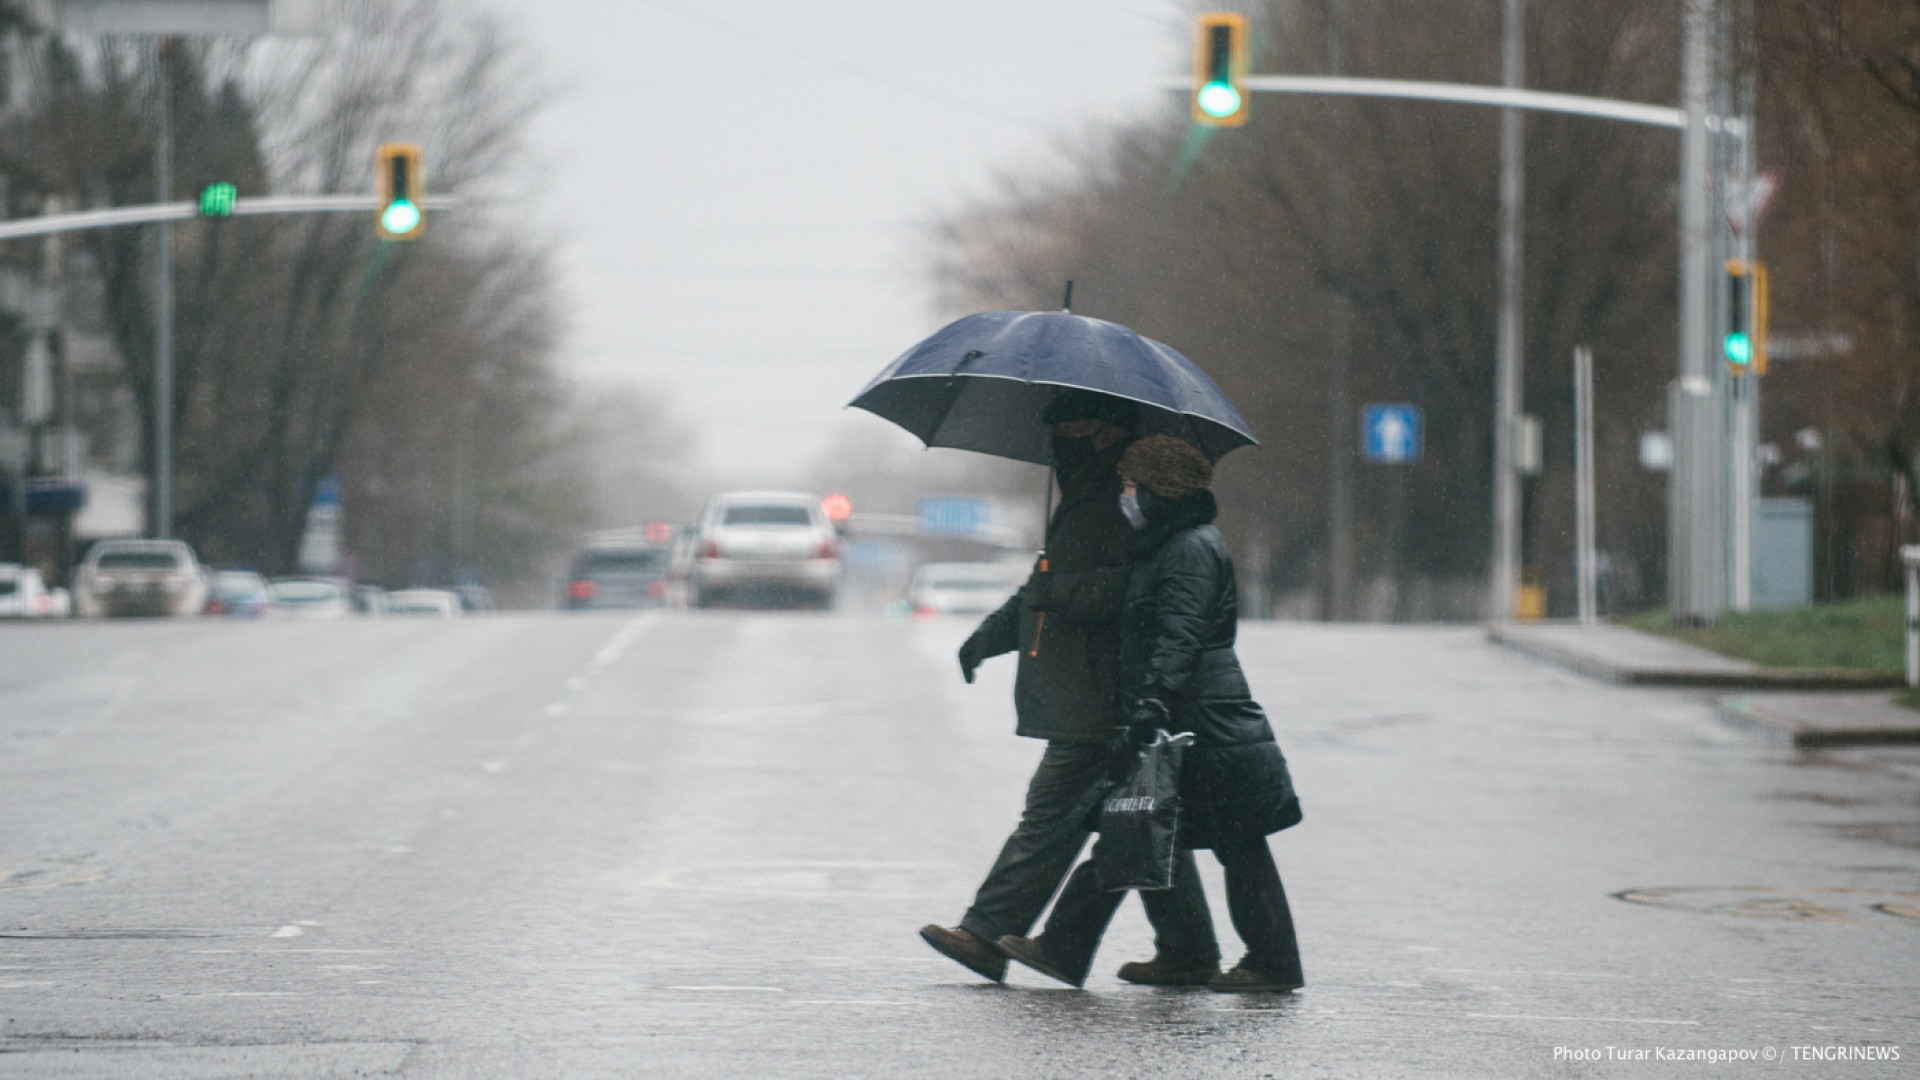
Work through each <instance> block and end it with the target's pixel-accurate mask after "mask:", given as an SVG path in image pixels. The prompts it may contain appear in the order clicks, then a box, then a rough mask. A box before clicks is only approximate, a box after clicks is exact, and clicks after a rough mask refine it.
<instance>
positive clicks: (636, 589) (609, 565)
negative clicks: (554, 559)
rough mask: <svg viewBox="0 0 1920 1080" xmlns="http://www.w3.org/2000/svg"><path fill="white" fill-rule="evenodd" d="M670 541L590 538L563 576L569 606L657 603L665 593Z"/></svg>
mask: <svg viewBox="0 0 1920 1080" xmlns="http://www.w3.org/2000/svg"><path fill="white" fill-rule="evenodd" d="M672 567H673V545H672V543H671V542H666V543H661V542H650V541H647V540H644V539H621V538H609V539H605V540H599V541H595V542H590V543H589V544H588V545H587V546H586V547H584V548H582V549H581V551H580V554H579V555H577V556H575V557H574V560H573V571H572V573H570V574H569V575H568V576H567V588H566V597H565V603H566V606H567V607H568V608H569V609H572V610H575V611H578V610H583V609H586V608H636V607H657V606H659V605H662V604H665V603H666V602H667V597H668V573H669V571H670V570H671V569H672Z"/></svg>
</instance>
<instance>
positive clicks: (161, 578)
mask: <svg viewBox="0 0 1920 1080" xmlns="http://www.w3.org/2000/svg"><path fill="white" fill-rule="evenodd" d="M73 592H74V597H73V602H74V606H75V607H76V608H77V609H78V611H79V613H80V614H81V615H85V616H100V615H198V614H200V609H201V608H203V607H205V606H206V603H207V573H206V570H205V569H204V568H202V567H201V565H200V560H199V559H197V558H195V557H194V554H193V549H192V548H190V547H188V546H187V545H186V544H185V543H183V542H181V541H179V540H102V541H100V542H99V543H97V544H95V545H93V550H91V551H89V552H87V559H86V561H85V562H83V563H81V564H80V569H78V570H76V571H74V575H73Z"/></svg>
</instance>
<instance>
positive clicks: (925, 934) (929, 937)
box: [920, 923, 1007, 982]
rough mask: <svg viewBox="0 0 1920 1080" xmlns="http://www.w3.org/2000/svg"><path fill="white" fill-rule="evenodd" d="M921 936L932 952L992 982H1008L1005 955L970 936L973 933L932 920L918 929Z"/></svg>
mask: <svg viewBox="0 0 1920 1080" xmlns="http://www.w3.org/2000/svg"><path fill="white" fill-rule="evenodd" d="M920 937H921V938H922V939H924V940H925V941H926V943H927V944H929V945H931V946H933V949H934V951H935V952H937V953H939V954H940V955H941V956H944V957H946V958H947V959H949V960H953V961H955V962H957V963H959V964H960V965H962V966H963V967H965V968H966V969H967V970H969V971H972V972H973V973H975V974H977V975H981V976H984V977H986V978H989V979H992V980H993V981H994V982H1005V981H1007V957H1006V954H1005V953H1002V952H1001V951H1000V950H999V949H996V948H994V947H993V946H992V945H990V944H988V943H987V942H984V941H982V940H980V939H979V938H977V937H974V936H973V932H972V931H969V930H962V929H960V928H959V927H957V926H956V927H954V928H953V929H951V930H949V929H947V928H946V927H944V926H935V925H934V924H933V923H928V924H927V925H925V926H923V927H921V928H920Z"/></svg>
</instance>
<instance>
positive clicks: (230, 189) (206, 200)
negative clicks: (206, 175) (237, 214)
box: [200, 182, 240, 217]
mask: <svg viewBox="0 0 1920 1080" xmlns="http://www.w3.org/2000/svg"><path fill="white" fill-rule="evenodd" d="M239 197H240V190H239V189H238V188H236V187H234V186H233V185H232V184H228V183H224V182H223V183H218V184H208V185H207V186H206V187H204V188H201V189H200V216H201V217H232V216H233V203H234V200H235V199H238V198H239Z"/></svg>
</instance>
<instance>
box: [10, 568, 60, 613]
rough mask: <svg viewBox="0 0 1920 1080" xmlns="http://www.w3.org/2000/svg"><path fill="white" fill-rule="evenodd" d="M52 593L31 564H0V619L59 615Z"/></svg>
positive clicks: (56, 601)
mask: <svg viewBox="0 0 1920 1080" xmlns="http://www.w3.org/2000/svg"><path fill="white" fill-rule="evenodd" d="M54 592H55V590H49V589H48V588H47V583H46V579H44V578H42V577H41V576H40V571H38V570H35V569H34V568H33V567H31V566H21V565H20V564H19V563H0V619H46V618H51V617H54V616H57V615H60V614H63V613H62V612H61V611H59V610H58V607H59V604H58V598H57V597H56V596H55V595H54Z"/></svg>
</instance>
